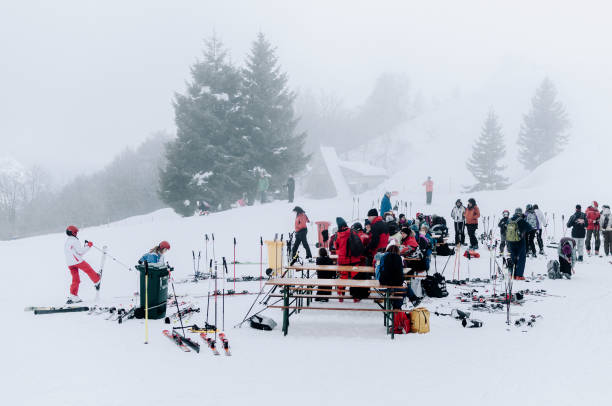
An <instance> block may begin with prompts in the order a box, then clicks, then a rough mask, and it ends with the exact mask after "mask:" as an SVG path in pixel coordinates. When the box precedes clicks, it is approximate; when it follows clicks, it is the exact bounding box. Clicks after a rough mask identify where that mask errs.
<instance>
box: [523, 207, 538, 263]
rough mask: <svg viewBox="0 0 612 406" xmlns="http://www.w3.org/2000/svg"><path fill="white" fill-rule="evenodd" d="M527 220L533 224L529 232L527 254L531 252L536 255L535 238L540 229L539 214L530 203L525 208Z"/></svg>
mask: <svg viewBox="0 0 612 406" xmlns="http://www.w3.org/2000/svg"><path fill="white" fill-rule="evenodd" d="M525 221H527V223H529V225H530V226H531V230H530V231H529V233H528V234H527V256H529V254H531V255H532V256H533V257H534V258H535V257H536V247H535V238H536V233H537V231H538V216H536V214H535V211H534V210H533V206H532V205H531V204H528V205H527V207H526V208H525Z"/></svg>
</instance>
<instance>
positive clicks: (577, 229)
mask: <svg viewBox="0 0 612 406" xmlns="http://www.w3.org/2000/svg"><path fill="white" fill-rule="evenodd" d="M586 226H587V218H586V214H584V213H583V212H582V206H580V205H579V204H577V205H576V212H575V213H574V214H572V216H571V217H570V218H569V220H568V221H567V228H571V229H572V238H573V239H574V240H576V251H577V254H578V262H582V261H583V260H584V237H585V235H586Z"/></svg>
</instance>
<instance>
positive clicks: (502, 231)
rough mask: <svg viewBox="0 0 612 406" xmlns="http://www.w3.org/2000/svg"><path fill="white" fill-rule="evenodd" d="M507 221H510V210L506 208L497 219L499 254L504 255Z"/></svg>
mask: <svg viewBox="0 0 612 406" xmlns="http://www.w3.org/2000/svg"><path fill="white" fill-rule="evenodd" d="M508 221H510V212H509V211H508V210H504V212H503V213H502V218H501V219H500V220H499V224H497V227H499V239H500V243H499V256H500V257H503V256H504V248H506V229H507V228H508Z"/></svg>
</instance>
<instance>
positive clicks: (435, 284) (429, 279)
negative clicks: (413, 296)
mask: <svg viewBox="0 0 612 406" xmlns="http://www.w3.org/2000/svg"><path fill="white" fill-rule="evenodd" d="M421 287H422V288H423V290H424V291H425V294H426V295H427V296H429V297H438V298H440V297H446V296H448V291H447V290H446V280H445V279H444V276H442V275H440V273H438V272H436V273H435V274H433V275H427V276H426V277H425V279H423V280H422V281H421Z"/></svg>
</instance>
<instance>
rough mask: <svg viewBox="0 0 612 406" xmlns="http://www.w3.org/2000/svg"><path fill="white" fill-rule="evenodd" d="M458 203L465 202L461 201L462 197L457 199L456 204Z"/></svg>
mask: <svg viewBox="0 0 612 406" xmlns="http://www.w3.org/2000/svg"><path fill="white" fill-rule="evenodd" d="M457 203H459V204H463V203H462V202H461V199H457V201H456V202H455V204H457Z"/></svg>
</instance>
